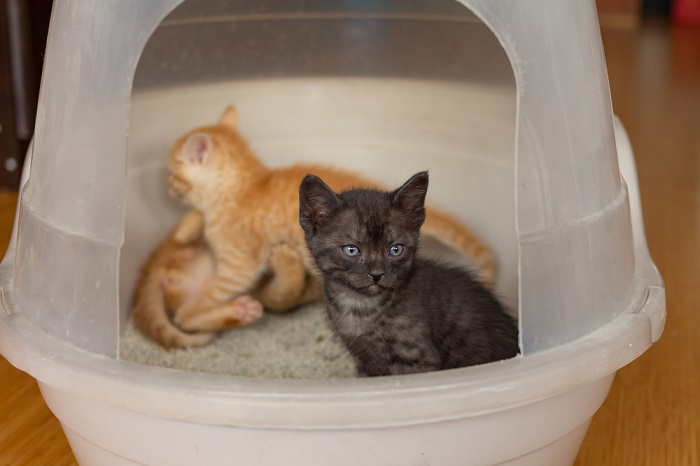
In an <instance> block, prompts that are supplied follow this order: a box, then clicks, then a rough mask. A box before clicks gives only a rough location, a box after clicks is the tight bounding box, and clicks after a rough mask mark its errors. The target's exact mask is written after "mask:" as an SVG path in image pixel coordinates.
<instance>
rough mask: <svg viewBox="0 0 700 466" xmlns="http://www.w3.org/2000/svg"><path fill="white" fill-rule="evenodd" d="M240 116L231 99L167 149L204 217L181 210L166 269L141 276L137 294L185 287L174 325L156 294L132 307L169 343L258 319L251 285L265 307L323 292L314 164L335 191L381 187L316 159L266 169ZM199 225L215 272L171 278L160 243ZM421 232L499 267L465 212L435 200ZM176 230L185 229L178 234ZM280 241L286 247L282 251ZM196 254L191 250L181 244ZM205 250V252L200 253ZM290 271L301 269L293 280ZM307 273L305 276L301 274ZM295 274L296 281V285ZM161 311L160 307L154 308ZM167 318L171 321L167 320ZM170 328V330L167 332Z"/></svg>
mask: <svg viewBox="0 0 700 466" xmlns="http://www.w3.org/2000/svg"><path fill="white" fill-rule="evenodd" d="M237 125H238V116H237V114H236V111H235V109H234V108H233V107H228V108H227V109H226V111H225V112H224V114H223V115H222V117H221V119H220V120H219V122H218V124H216V125H212V126H208V127H204V128H200V129H196V130H193V131H191V132H189V133H187V134H185V135H184V136H183V137H181V138H180V139H179V140H178V141H177V142H176V143H175V145H174V146H173V149H172V151H171V153H170V157H169V163H168V168H169V170H170V173H171V176H170V179H169V180H168V187H169V190H170V192H171V193H172V194H174V195H176V196H178V197H180V198H181V199H182V200H183V202H184V203H185V204H188V205H190V206H191V207H193V208H194V209H196V211H198V212H201V217H199V220H201V221H202V222H201V223H198V222H199V220H197V218H196V216H195V215H192V216H191V217H190V218H187V216H186V217H185V218H183V221H182V222H181V225H179V226H178V227H177V228H176V229H175V231H174V232H173V233H172V234H171V236H170V237H169V238H168V239H166V241H165V243H163V244H162V245H161V246H160V247H159V248H158V249H157V250H156V251H155V252H154V254H153V256H152V259H153V257H155V258H156V259H154V260H153V261H152V262H162V264H161V265H162V269H163V271H161V272H160V276H159V273H155V274H151V275H155V276H156V277H159V278H157V279H155V280H150V281H149V280H142V282H140V283H139V285H138V286H137V296H139V295H150V293H149V292H148V290H142V289H141V288H142V287H144V286H145V283H153V282H155V283H157V287H158V288H157V289H156V290H155V291H156V293H155V294H162V293H166V294H170V295H173V294H178V293H184V295H186V298H187V299H182V298H180V299H178V300H177V301H178V302H177V303H172V302H171V303H169V304H170V306H172V307H169V308H170V309H173V318H172V321H173V322H174V323H175V325H176V326H177V327H175V326H174V325H173V324H172V323H171V322H170V319H168V317H167V315H166V313H165V311H164V310H162V308H163V305H162V304H160V305H158V302H149V301H148V300H146V299H142V300H141V302H142V303H148V305H142V306H140V307H139V306H137V307H136V308H135V311H134V312H135V318H136V320H137V323H138V322H140V324H139V327H140V328H141V329H142V330H144V328H146V329H147V330H145V331H144V333H146V334H147V335H149V336H151V338H153V339H154V340H156V341H158V342H159V343H161V344H162V345H163V346H168V345H171V346H196V345H198V344H204V343H206V342H207V341H209V340H210V339H211V338H212V337H213V332H216V331H217V330H221V329H225V328H229V327H233V326H243V325H248V324H250V323H252V322H254V321H255V320H257V318H259V314H257V313H255V312H252V311H251V310H250V308H252V307H253V303H255V304H256V305H258V306H259V305H260V303H259V302H257V301H255V300H252V299H251V298H250V297H249V296H245V295H247V294H251V293H252V294H253V295H254V296H255V297H257V298H258V299H260V300H261V301H263V302H262V304H263V305H265V306H266V307H269V305H270V304H272V308H273V309H276V310H280V311H282V310H286V309H291V308H293V307H297V306H298V305H300V304H302V303H304V302H309V301H313V300H316V301H320V300H321V296H322V295H321V277H320V276H319V274H318V272H317V271H316V270H315V267H314V266H313V265H312V261H311V258H310V256H309V253H308V250H307V249H306V245H305V242H304V236H303V231H302V229H301V227H300V226H299V221H298V216H299V211H298V203H299V185H300V183H301V180H302V179H303V178H304V176H305V175H306V174H308V173H314V174H316V175H317V176H320V177H322V178H323V179H324V180H325V181H326V182H327V183H328V185H329V186H330V187H331V188H332V189H334V190H336V191H338V190H343V189H349V188H351V187H359V186H363V187H380V185H379V184H378V183H376V182H374V181H371V180H368V179H366V178H363V177H361V176H359V175H357V174H355V173H351V172H347V171H341V170H336V169H332V168H327V167H323V166H318V165H294V166H291V167H287V168H279V169H269V168H267V167H265V166H264V165H263V164H262V162H260V160H259V159H258V158H257V157H256V156H255V155H254V154H253V153H252V152H251V151H250V149H249V148H248V144H247V142H246V141H245V140H244V139H243V137H242V136H241V135H240V134H239V133H238V131H237ZM193 219H194V220H195V221H193ZM202 231H203V234H204V238H205V240H206V243H205V244H206V245H208V248H209V250H208V253H209V254H210V256H209V257H210V260H212V267H211V269H209V270H210V272H211V273H210V274H208V275H206V279H202V280H200V279H199V278H198V279H194V280H193V281H192V282H191V283H189V284H186V283H185V281H186V278H185V279H184V280H172V279H171V278H167V277H168V276H172V275H173V270H177V267H174V266H173V264H172V263H170V265H169V266H168V263H167V260H168V259H167V257H166V258H160V261H159V260H157V259H158V258H159V254H158V252H159V251H160V252H161V253H164V254H163V255H166V256H167V254H166V253H167V250H168V249H172V250H174V251H178V250H180V249H183V250H188V248H190V249H191V248H192V247H193V244H198V243H192V242H191V240H192V239H193V238H197V237H198V235H201V234H202ZM193 232H194V234H193ZM422 232H423V233H424V234H425V235H429V236H433V237H435V238H436V239H438V240H440V241H441V242H442V243H444V244H446V245H448V246H451V247H452V248H454V249H456V250H458V251H460V252H462V253H464V254H465V255H466V256H467V257H469V258H471V259H472V260H473V262H474V263H475V264H476V265H477V267H478V269H479V271H480V278H481V280H482V281H483V282H484V283H486V284H491V282H492V279H493V271H494V270H493V269H494V263H493V257H492V255H491V252H490V251H489V250H488V249H487V248H486V247H485V246H484V245H483V244H482V243H481V242H480V241H479V240H478V239H477V238H476V237H475V236H474V235H473V234H472V233H471V232H470V231H469V230H468V229H467V228H466V227H465V226H464V225H463V224H462V223H461V222H459V221H458V220H457V219H455V218H454V217H452V216H451V215H449V214H447V213H445V212H443V211H440V210H438V209H436V208H434V207H431V208H429V209H428V214H427V219H426V221H425V224H424V225H423V228H422ZM176 238H180V239H179V241H178V240H177V239H176ZM282 245H283V246H282ZM200 247H202V246H200ZM281 247H283V248H284V254H279V253H280V248H281ZM180 252H182V251H180ZM178 254H179V252H178ZM189 255H190V253H189V252H187V253H185V254H184V256H189ZM193 255H194V254H193ZM175 256H176V257H177V254H175ZM275 256H280V257H282V258H284V260H283V261H281V262H283V264H282V263H280V264H276V265H275V263H274V262H275ZM170 259H173V258H172V257H171V258H170ZM214 259H215V262H216V265H215V267H214V266H213V262H214ZM189 260H192V259H191V258H190V259H189ZM198 260H201V257H199V258H198V259H197V260H195V261H194V262H197V261H198ZM185 262H187V261H185ZM153 268H155V267H153V266H152V267H151V269H153ZM168 268H170V272H168ZM193 268H195V269H196V266H195V265H194V264H189V265H187V271H188V272H186V273H185V274H181V276H182V277H190V276H192V275H193V274H192V269H193ZM300 270H301V271H303V273H302V274H300V273H299V271H300ZM290 271H292V272H293V273H291V274H290ZM174 274H175V275H177V273H174ZM142 275H144V274H142ZM145 275H148V273H145ZM290 275H291V276H296V277H297V278H295V279H291V280H290ZM300 275H303V277H304V279H303V280H301V279H299V278H298V277H299V276H300ZM163 276H165V277H166V279H165V280H164V279H163ZM270 277H273V279H272V281H270ZM142 278H143V277H142ZM290 283H297V284H298V285H299V286H297V287H296V288H294V287H293V286H291V285H290ZM271 285H273V286H271ZM153 287H154V286H153V285H151V288H153ZM200 291H201V292H200ZM241 296H245V300H244V301H243V302H240V300H241V299H243V298H241ZM161 299H163V298H161ZM137 301H138V300H137ZM266 301H268V302H266ZM161 302H163V301H161ZM175 304H177V305H175ZM155 314H158V315H159V316H160V317H157V318H156V317H155ZM166 325H168V326H169V327H171V329H170V330H168V331H165V330H163V329H165V328H166V327H165V326H166ZM166 333H167V334H168V335H169V336H168V338H165V337H164V336H163V335H165V334H166ZM173 335H177V337H173Z"/></svg>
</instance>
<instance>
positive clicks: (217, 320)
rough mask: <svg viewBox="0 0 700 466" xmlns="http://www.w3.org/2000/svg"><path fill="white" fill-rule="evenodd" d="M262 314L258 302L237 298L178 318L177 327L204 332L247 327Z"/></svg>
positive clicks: (252, 299)
mask: <svg viewBox="0 0 700 466" xmlns="http://www.w3.org/2000/svg"><path fill="white" fill-rule="evenodd" d="M262 314H263V307H262V304H261V303H260V301H258V300H256V299H254V298H252V297H250V296H248V295H243V296H239V297H237V298H235V299H233V300H232V301H230V302H228V303H225V304H220V305H218V306H216V307H213V308H209V309H207V310H206V311H202V312H199V313H197V314H192V315H189V316H187V317H186V318H180V319H179V321H178V325H179V326H180V327H181V328H182V329H184V330H187V331H192V332H195V331H196V332H206V331H218V330H224V329H228V328H236V327H247V326H248V325H251V324H254V323H255V322H257V321H258V320H259V319H260V318H261V317H262Z"/></svg>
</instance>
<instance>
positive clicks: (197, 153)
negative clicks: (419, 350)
mask: <svg viewBox="0 0 700 466" xmlns="http://www.w3.org/2000/svg"><path fill="white" fill-rule="evenodd" d="M213 147H214V141H212V139H211V137H210V136H209V135H208V134H206V133H192V134H190V136H189V137H188V138H187V141H185V144H184V145H183V146H182V150H180V153H179V154H178V155H177V158H178V160H180V161H181V162H185V163H188V164H191V165H202V164H204V162H206V161H207V157H208V156H209V154H210V153H211V150H212V148H213Z"/></svg>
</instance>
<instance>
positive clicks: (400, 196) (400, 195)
mask: <svg viewBox="0 0 700 466" xmlns="http://www.w3.org/2000/svg"><path fill="white" fill-rule="evenodd" d="M426 194H428V172H418V173H416V174H415V175H413V176H412V177H411V178H409V180H408V181H406V182H405V183H404V184H403V185H402V186H401V187H400V188H399V189H397V190H396V191H394V192H393V193H392V203H393V204H394V205H395V206H396V207H398V208H399V209H401V210H403V211H404V212H406V213H408V214H410V215H411V219H412V220H414V222H415V226H416V227H420V226H421V225H422V224H423V222H424V221H425V207H424V204H425V196H426Z"/></svg>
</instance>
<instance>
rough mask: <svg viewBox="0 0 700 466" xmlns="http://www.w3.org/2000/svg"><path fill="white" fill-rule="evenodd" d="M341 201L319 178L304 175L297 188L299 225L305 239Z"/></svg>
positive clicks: (311, 234)
mask: <svg viewBox="0 0 700 466" xmlns="http://www.w3.org/2000/svg"><path fill="white" fill-rule="evenodd" d="M342 203H343V201H342V199H340V198H339V197H338V195H337V194H336V193H334V192H333V190H332V189H331V188H329V187H328V185H327V184H326V183H324V182H323V180H321V178H319V177H317V176H315V175H306V176H305V177H304V179H303V180H302V182H301V186H300V187H299V223H300V224H301V228H302V229H303V230H304V233H305V236H306V237H307V238H309V237H311V236H313V234H314V233H315V232H316V231H317V230H318V228H319V226H320V225H321V224H323V221H324V220H325V219H326V218H327V217H328V215H330V213H331V212H332V211H333V210H334V209H337V208H338V207H339V206H340V205H341V204H342Z"/></svg>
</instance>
